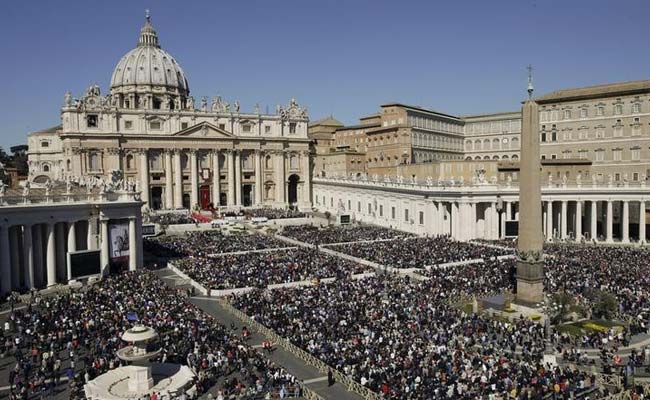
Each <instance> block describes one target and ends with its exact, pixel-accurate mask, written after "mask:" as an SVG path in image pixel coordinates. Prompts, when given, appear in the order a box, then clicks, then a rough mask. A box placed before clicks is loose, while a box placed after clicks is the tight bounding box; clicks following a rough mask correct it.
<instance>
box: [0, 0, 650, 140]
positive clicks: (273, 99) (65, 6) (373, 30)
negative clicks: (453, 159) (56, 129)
mask: <svg viewBox="0 0 650 400" xmlns="http://www.w3.org/2000/svg"><path fill="white" fill-rule="evenodd" d="M146 8H149V9H150V10H151V15H152V23H153V25H154V27H155V28H156V30H157V31H158V36H159V39H160V43H161V46H162V47H163V48H164V49H165V50H167V51H168V52H169V53H171V54H172V55H173V56H174V57H175V58H176V60H177V61H178V62H179V63H180V65H181V66H182V67H183V69H184V70H185V73H186V75H187V77H188V80H189V84H190V90H191V94H192V95H193V96H194V97H195V99H197V100H198V99H199V98H200V97H201V96H209V97H212V96H214V95H216V94H220V95H221V96H223V97H224V98H225V99H227V100H229V101H231V102H232V101H234V100H235V99H239V101H240V103H241V104H242V110H252V108H253V106H254V104H255V103H256V102H259V103H260V105H261V106H262V110H263V111H264V109H265V108H266V106H268V107H269V109H270V110H274V109H275V104H278V103H282V104H286V103H287V102H288V101H289V99H290V98H291V97H295V98H296V99H297V100H298V102H299V103H300V104H301V105H305V106H307V107H308V108H309V112H310V118H311V119H312V120H315V119H318V118H322V117H325V116H328V115H329V114H333V115H334V116H335V117H336V118H338V119H339V120H341V121H342V122H344V123H346V124H352V123H356V122H357V119H358V118H359V117H360V116H363V115H366V114H370V113H374V112H376V111H377V109H378V106H379V105H380V104H382V103H386V102H392V101H399V102H403V103H408V104H414V105H420V106H424V107H429V108H433V109H436V110H439V111H441V112H446V113H452V114H472V113H484V112H496V111H508V110H514V109H517V108H518V107H519V101H520V100H521V99H522V98H524V96H525V88H526V69H525V66H526V65H527V64H529V63H531V64H533V66H534V68H535V71H534V79H535V86H536V93H537V94H540V93H544V92H548V91H551V90H556V89H560V88H566V87H575V86H584V85H590V84H598V83H606V82H616V81H623V80H632V79H647V78H650V62H649V61H650V51H649V50H650V49H649V48H648V47H649V46H648V44H647V43H648V40H647V37H648V35H649V33H648V32H647V18H648V15H649V14H650V2H648V1H643V0H630V1H627V0H616V1H614V0H609V1H605V0H576V1H567V0H558V1H544V0H537V1H533V0H512V1H499V0H491V1H488V0H477V1H461V0H454V1H451V0H450V1H444V2H442V1H440V2H438V1H433V0H428V1H407V0H401V1H394V0H392V1H381V0H347V1H307V0H303V1H292V0H276V1H272V0H265V1H243V0H239V1H229V2H223V1H178V0H176V1H154V0H149V1H139V0H130V1H89V0H67V1H5V2H2V4H1V5H0V37H2V40H0V52H1V53H0V54H2V61H1V62H0V76H1V77H3V80H4V82H3V83H2V87H3V93H2V96H0V146H4V147H8V146H11V145H15V144H20V143H26V141H27V138H26V135H27V133H28V132H30V131H34V130H39V129H43V128H46V127H50V126H53V125H57V124H58V123H59V122H60V117H59V108H60V106H61V104H62V102H63V94H64V92H65V91H66V90H71V91H72V92H73V93H74V95H75V96H80V95H81V94H82V92H83V90H84V89H85V88H86V87H87V86H88V85H89V84H91V83H94V82H97V83H98V84H99V85H100V86H101V88H102V93H104V94H105V93H106V92H107V87H108V84H109V81H110V77H111V73H112V71H113V68H114V67H115V64H116V63H117V62H118V60H119V59H120V57H121V56H122V55H123V54H124V53H126V52H127V51H129V50H130V49H132V48H133V47H134V46H135V45H136V43H137V38H138V33H139V30H140V27H141V26H142V23H143V20H144V10H145V9H146Z"/></svg>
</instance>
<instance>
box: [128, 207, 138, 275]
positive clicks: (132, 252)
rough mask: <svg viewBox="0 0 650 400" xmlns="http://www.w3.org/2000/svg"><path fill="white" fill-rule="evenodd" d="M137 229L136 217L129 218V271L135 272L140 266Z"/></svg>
mask: <svg viewBox="0 0 650 400" xmlns="http://www.w3.org/2000/svg"><path fill="white" fill-rule="evenodd" d="M136 239H137V232H136V229H135V217H133V218H129V271H135V270H136V268H137V265H138V243H137V240H136Z"/></svg>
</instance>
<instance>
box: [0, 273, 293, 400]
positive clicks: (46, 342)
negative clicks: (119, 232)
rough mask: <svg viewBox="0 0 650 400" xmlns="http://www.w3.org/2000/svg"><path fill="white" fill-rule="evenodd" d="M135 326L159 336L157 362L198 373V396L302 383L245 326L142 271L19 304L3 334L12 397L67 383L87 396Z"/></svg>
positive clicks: (75, 394) (48, 393)
mask: <svg viewBox="0 0 650 400" xmlns="http://www.w3.org/2000/svg"><path fill="white" fill-rule="evenodd" d="M135 324H143V325H146V326H151V327H153V328H154V329H156V331H157V332H158V334H159V344H160V346H161V348H162V352H161V354H160V355H159V356H157V357H156V358H155V359H153V360H152V361H153V362H169V363H178V364H183V365H188V366H189V367H190V368H191V369H192V370H193V371H194V372H195V373H196V374H197V376H196V380H195V384H196V386H197V392H198V394H199V395H201V394H204V393H206V392H207V391H209V390H210V389H212V391H216V392H218V393H221V395H222V396H230V395H243V394H245V393H247V394H256V395H261V396H264V394H265V393H271V392H272V393H274V395H277V393H278V392H279V391H281V390H283V391H284V392H285V393H287V394H288V391H289V388H290V387H291V388H294V387H296V386H297V385H298V382H297V381H296V379H295V377H293V376H292V375H290V374H289V373H287V372H286V371H285V370H284V369H282V368H281V367H278V366H277V365H275V364H273V363H272V362H270V361H269V360H268V359H266V358H264V357H263V356H262V355H261V354H260V353H258V352H257V351H256V350H254V349H253V348H252V347H250V346H248V345H247V344H246V342H245V339H244V338H243V337H242V335H240V334H239V332H234V331H232V330H230V329H228V328H226V327H224V326H223V325H221V324H219V323H218V322H217V321H216V320H215V319H213V318H212V317H211V316H209V315H208V314H206V313H204V312H203V311H202V310H200V309H199V308H197V307H195V306H194V305H192V304H191V303H189V301H187V300H186V298H185V297H184V296H182V295H180V294H179V293H178V292H176V291H174V290H172V289H170V288H167V287H166V286H165V285H164V284H163V282H162V281H161V280H159V279H158V278H157V277H156V276H155V275H153V274H152V273H150V272H142V271H138V272H128V273H124V274H120V275H116V276H111V277H109V278H105V279H103V280H102V281H100V282H98V283H96V284H95V285H93V286H90V287H89V288H87V290H84V291H79V292H74V293H69V294H60V295H56V296H52V297H46V298H42V299H41V298H39V297H35V298H34V301H32V302H30V304H29V305H28V306H27V307H26V308H22V309H21V308H15V309H14V311H13V312H11V313H10V314H9V315H8V317H7V321H6V324H4V326H5V329H4V330H3V333H2V337H1V339H2V340H0V343H1V344H2V348H0V351H1V353H2V355H3V356H4V358H5V360H6V359H10V360H13V361H14V362H13V363H11V364H10V365H9V367H7V368H9V369H10V371H9V382H8V384H9V385H10V386H11V393H10V399H12V400H13V399H21V400H26V399H33V398H39V399H40V398H50V397H52V396H53V395H54V394H55V393H57V392H60V391H61V390H65V389H66V388H67V389H68V390H69V398H71V399H82V398H84V395H83V384H84V383H85V382H88V381H89V380H90V379H93V378H95V377H96V376H98V375H100V374H102V373H104V372H106V371H108V370H110V369H113V368H116V367H119V366H121V365H123V362H122V361H121V360H120V359H119V358H117V357H116V351H117V350H118V349H119V348H120V347H121V346H124V345H126V343H125V342H123V341H122V340H121V339H120V337H121V334H122V333H123V332H125V331H126V330H127V329H128V328H130V327H132V326H134V325H135ZM66 378H67V379H66ZM65 380H67V382H68V383H67V386H63V385H66V384H64V383H63V382H64V381H65ZM292 393H293V392H292ZM217 397H218V394H217Z"/></svg>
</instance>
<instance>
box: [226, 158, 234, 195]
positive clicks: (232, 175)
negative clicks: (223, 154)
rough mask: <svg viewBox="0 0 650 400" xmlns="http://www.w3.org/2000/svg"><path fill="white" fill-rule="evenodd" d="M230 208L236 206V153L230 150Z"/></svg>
mask: <svg viewBox="0 0 650 400" xmlns="http://www.w3.org/2000/svg"><path fill="white" fill-rule="evenodd" d="M227 154H228V206H229V207H232V206H234V205H235V152H234V150H232V149H231V150H228V152H227Z"/></svg>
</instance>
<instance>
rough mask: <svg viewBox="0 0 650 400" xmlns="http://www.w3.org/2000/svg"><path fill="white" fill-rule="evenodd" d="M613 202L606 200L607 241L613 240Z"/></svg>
mask: <svg viewBox="0 0 650 400" xmlns="http://www.w3.org/2000/svg"><path fill="white" fill-rule="evenodd" d="M613 226H614V204H613V202H612V201H611V200H607V239H606V240H605V241H606V242H608V243H611V242H613V241H614V232H613V230H614V229H613Z"/></svg>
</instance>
